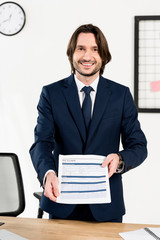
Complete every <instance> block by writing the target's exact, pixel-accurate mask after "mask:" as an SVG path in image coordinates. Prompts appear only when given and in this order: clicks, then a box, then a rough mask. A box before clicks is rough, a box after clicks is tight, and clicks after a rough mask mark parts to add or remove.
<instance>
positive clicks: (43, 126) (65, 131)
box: [30, 24, 147, 222]
mask: <svg viewBox="0 0 160 240" xmlns="http://www.w3.org/2000/svg"><path fill="white" fill-rule="evenodd" d="M67 55H68V58H69V61H70V64H71V69H72V75H71V76H69V77H67V78H65V79H63V80H61V81H58V82H55V83H53V84H50V85H48V86H45V87H44V88H43V90H42V93H41V97H40V101H39V104H38V111H39V117H38V121H37V126H36V128H35V143H34V144H33V145H32V147H31V150H30V154H31V158H32V161H33V165H34V167H35V169H36V171H37V174H38V178H39V180H40V182H41V185H42V186H44V194H43V196H42V199H41V208H42V209H43V210H44V211H46V212H48V213H49V214H50V218H60V219H75V220H90V221H94V220H95V221H113V222H122V216H123V215H124V214H125V207H124V200H123V189H122V180H121V174H122V173H124V172H127V171H128V170H130V169H132V168H135V167H137V166H138V165H140V164H141V163H142V162H143V161H144V160H145V158H146V156H147V149H146V144H147V143H146V138H145V136H144V134H143V132H142V130H141V128H140V124H139V122H138V120H137V109H136V106H135V104H134V102H133V99H132V96H131V94H130V91H129V89H128V88H127V87H125V86H122V85H120V84H118V83H115V82H113V81H111V80H108V79H105V78H103V77H102V74H103V71H104V68H105V65H106V64H107V63H108V62H109V61H110V60H111V55H110V52H109V49H108V44H107V41H106V39H105V37H104V35H103V33H102V32H101V30H100V29H99V28H98V27H96V26H93V25H92V24H88V25H82V26H80V27H79V28H78V29H77V30H76V31H75V32H74V33H73V35H72V37H71V39H70V42H69V45H68V49H67ZM85 86H87V87H86V88H84V87H85ZM86 89H90V90H89V93H86ZM83 104H84V105H85V106H87V108H86V109H87V110H86V109H85V110H84V109H83ZM84 108H85V107H84ZM88 112H89V113H88ZM85 114H87V116H86V115H85ZM86 119H87V120H86ZM120 139H121V141H122V146H123V150H121V151H120V150H119V145H120ZM59 154H63V155H67V154H96V155H102V156H106V159H105V161H104V163H103V164H102V166H103V167H106V166H108V171H109V178H110V179H109V180H110V188H111V203H108V204H89V205H85V204H84V205H83V204H82V205H79V204H77V205H72V204H59V203H56V199H57V197H58V196H59V190H58V178H57V173H58V157H59Z"/></svg>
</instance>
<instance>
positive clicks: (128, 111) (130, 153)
mask: <svg viewBox="0 0 160 240" xmlns="http://www.w3.org/2000/svg"><path fill="white" fill-rule="evenodd" d="M121 140H122V145H123V150H122V151H121V152H120V154H121V155H122V157H123V160H124V162H125V172H126V171H128V170H130V169H132V168H135V167H137V166H138V165H140V164H141V163H142V162H143V161H144V160H145V158H146V157H147V140H146V137H145V135H144V133H143V131H142V130H141V126H140V123H139V121H138V112H137V108H136V105H135V103H134V101H133V98H132V95H131V93H130V91H129V89H128V88H126V94H125V99H124V106H123V117H122V128H121Z"/></svg>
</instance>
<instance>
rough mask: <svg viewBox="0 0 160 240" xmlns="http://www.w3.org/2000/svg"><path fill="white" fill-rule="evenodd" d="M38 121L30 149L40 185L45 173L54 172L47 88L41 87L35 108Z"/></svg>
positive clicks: (51, 121)
mask: <svg viewBox="0 0 160 240" xmlns="http://www.w3.org/2000/svg"><path fill="white" fill-rule="evenodd" d="M37 109H38V119H37V126H36V127H35V131H34V134H35V143H34V144H33V145H32V147H31V149H30V155H31V159H32V162H33V165H34V168H35V170H36V172H37V174H38V179H39V181H40V183H41V185H42V183H43V177H44V175H45V173H46V172H47V171H48V170H49V169H51V170H54V171H55V163H54V159H53V154H52V152H53V150H54V134H55V127H54V118H53V111H52V108H51V105H50V100H49V94H48V92H47V88H46V87H43V89H42V93H41V96H40V100H39V103H38V106H37Z"/></svg>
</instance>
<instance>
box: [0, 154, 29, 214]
mask: <svg viewBox="0 0 160 240" xmlns="http://www.w3.org/2000/svg"><path fill="white" fill-rule="evenodd" d="M0 157H10V158H11V159H12V161H13V165H14V169H15V175H16V180H17V186H18V196H19V207H18V209H17V210H16V211H13V212H2V213H1V212H0V216H13V217H16V216H18V215H19V214H20V213H22V212H23V211H24V209H25V195H24V187H23V180H22V174H21V169H20V165H19V160H18V156H17V155H16V154H15V153H0Z"/></svg>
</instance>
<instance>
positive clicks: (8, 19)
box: [0, 14, 12, 24]
mask: <svg viewBox="0 0 160 240" xmlns="http://www.w3.org/2000/svg"><path fill="white" fill-rule="evenodd" d="M11 17H12V14H10V15H9V18H7V19H6V20H4V21H3V22H1V23H0V24H2V23H5V22H8V21H10V20H11Z"/></svg>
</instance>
